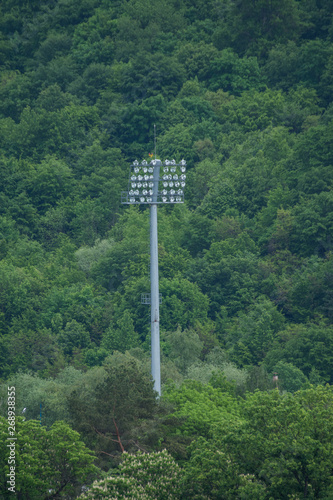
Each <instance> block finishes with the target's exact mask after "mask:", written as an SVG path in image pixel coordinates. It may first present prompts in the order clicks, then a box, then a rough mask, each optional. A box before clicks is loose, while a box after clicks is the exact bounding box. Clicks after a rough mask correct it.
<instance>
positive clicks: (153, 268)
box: [150, 160, 161, 396]
mask: <svg viewBox="0 0 333 500" xmlns="http://www.w3.org/2000/svg"><path fill="white" fill-rule="evenodd" d="M160 166H161V161H160V160H156V165H155V166H154V190H153V203H152V205H151V206H150V287H151V296H150V297H151V374H152V376H153V380H154V389H155V391H156V392H157V393H158V395H159V396H161V358H160V295H159V286H158V239H157V204H156V201H157V194H158V179H159V175H160ZM154 202H155V203H154Z"/></svg>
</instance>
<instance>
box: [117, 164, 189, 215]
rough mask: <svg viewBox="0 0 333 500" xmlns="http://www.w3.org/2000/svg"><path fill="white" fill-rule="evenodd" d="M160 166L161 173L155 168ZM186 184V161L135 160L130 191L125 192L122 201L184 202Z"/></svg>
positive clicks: (134, 202)
mask: <svg viewBox="0 0 333 500" xmlns="http://www.w3.org/2000/svg"><path fill="white" fill-rule="evenodd" d="M157 165H158V166H157ZM155 168H159V175H158V176H156V172H155V175H154V169H155ZM185 184H186V161H185V160H182V161H181V162H180V163H176V162H175V160H165V161H164V162H160V160H152V161H151V162H149V163H148V162H147V161H146V160H143V161H142V162H141V163H139V162H138V161H137V160H135V161H134V162H133V164H132V165H131V170H130V178H129V183H128V191H127V192H126V193H123V196H122V202H123V203H128V204H131V205H132V204H142V203H144V204H151V203H184V188H185Z"/></svg>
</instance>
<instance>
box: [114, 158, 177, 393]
mask: <svg viewBox="0 0 333 500" xmlns="http://www.w3.org/2000/svg"><path fill="white" fill-rule="evenodd" d="M185 172H186V161H185V160H182V161H181V162H180V163H176V162H175V160H171V161H169V160H165V161H164V162H162V161H161V160H158V159H156V153H155V159H154V160H151V161H150V162H149V163H148V162H147V161H146V160H143V161H142V162H141V163H139V162H138V161H137V160H135V161H134V162H133V164H132V165H131V168H130V176H129V181H128V190H127V191H124V192H122V197H121V202H122V203H123V204H127V205H149V206H150V290H151V294H150V300H146V301H145V303H150V305H151V374H152V377H153V380H154V389H155V391H156V392H157V393H158V395H159V396H161V357H160V310H159V309H160V307H159V306H160V294H159V279H158V238H157V205H160V204H174V203H184V187H185V184H186V173H185Z"/></svg>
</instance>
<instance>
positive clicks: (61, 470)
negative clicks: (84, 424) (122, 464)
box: [0, 417, 97, 500]
mask: <svg viewBox="0 0 333 500" xmlns="http://www.w3.org/2000/svg"><path fill="white" fill-rule="evenodd" d="M7 427H8V422H7V420H5V419H4V418H2V417H1V421H0V432H1V443H2V445H1V452H0V453H1V464H2V474H1V478H2V481H1V484H0V491H1V496H2V498H4V499H5V498H10V496H11V495H12V493H11V492H9V491H8V484H7V483H6V480H7V477H6V474H8V471H9V466H8V456H9V455H8V450H9V448H7V446H6V445H7V443H8V442H9V441H8V440H7V437H8V431H7ZM15 435H16V436H17V440H16V441H15V472H16V474H15V483H16V484H15V491H16V492H17V494H18V495H21V496H23V497H26V498H31V500H37V499H40V498H47V496H48V495H49V494H50V493H53V495H59V498H67V496H68V495H70V496H72V495H73V494H75V493H77V492H78V491H79V488H80V486H81V485H82V484H84V482H85V481H86V480H88V481H89V479H92V478H93V477H94V476H95V477H96V473H97V468H96V467H95V466H94V465H93V461H94V459H95V458H94V456H93V454H92V453H91V451H90V450H88V448H86V447H85V445H84V444H83V443H82V441H81V440H80V436H79V434H78V433H77V432H75V431H73V430H72V429H71V428H70V427H69V426H68V425H67V424H65V423H64V422H61V421H59V422H57V423H55V424H54V425H53V426H52V427H51V428H50V429H49V430H47V429H46V428H45V427H42V426H41V425H40V423H39V422H37V421H34V420H30V421H24V420H22V418H17V419H16V426H15ZM50 490H51V491H50Z"/></svg>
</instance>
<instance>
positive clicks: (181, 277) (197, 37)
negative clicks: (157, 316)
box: [0, 0, 333, 499]
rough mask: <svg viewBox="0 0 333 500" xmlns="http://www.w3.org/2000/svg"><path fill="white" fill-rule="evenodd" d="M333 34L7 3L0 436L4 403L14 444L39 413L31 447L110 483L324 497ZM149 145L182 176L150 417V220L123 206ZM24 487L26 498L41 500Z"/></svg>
mask: <svg viewBox="0 0 333 500" xmlns="http://www.w3.org/2000/svg"><path fill="white" fill-rule="evenodd" d="M332 14H333V7H332V5H331V3H330V2H324V1H322V0H271V1H270V2H267V1H265V0H256V1H255V2H253V1H252V2H251V1H249V0H239V1H237V2H236V1H234V0H214V1H213V0H205V1H204V0H194V1H193V0H191V1H190V0H171V1H166V0H154V1H153V0H128V1H127V0H126V1H125V0H117V1H113V2H111V1H110V0H100V1H97V0H50V1H48V2H47V3H45V2H44V3H43V2H37V1H36V0H30V1H27V0H3V1H2V3H1V6H0V380H1V383H2V385H1V387H0V412H1V415H3V416H6V409H7V408H6V397H7V396H6V394H7V385H8V383H9V384H10V385H11V386H13V385H15V387H16V399H17V412H18V414H20V413H21V411H22V409H23V408H24V407H27V411H26V419H27V421H26V422H24V423H23V424H22V425H23V427H22V428H25V429H26V432H27V433H28V434H29V433H30V434H29V435H31V436H32V434H33V432H35V430H34V429H37V427H36V424H33V423H31V426H32V427H31V428H30V427H29V425H30V421H34V420H36V419H38V418H39V412H40V407H41V405H42V424H43V425H42V428H41V429H40V428H39V427H38V432H39V433H40V436H41V437H40V440H41V442H42V441H43V440H44V439H46V437H45V436H46V435H47V432H51V430H52V429H58V428H57V427H53V426H57V425H58V424H57V422H59V421H65V422H66V425H70V426H71V428H73V429H75V430H76V431H78V432H79V433H80V436H81V439H82V440H83V441H84V442H85V444H86V445H87V446H88V447H89V448H90V449H92V450H94V452H95V454H96V456H97V464H98V466H99V467H100V468H102V469H103V470H104V471H108V469H110V468H111V467H115V466H117V465H118V463H119V460H120V458H119V456H120V454H121V452H122V451H123V450H126V451H127V452H129V453H134V452H135V451H137V450H144V451H146V452H152V453H153V452H157V451H159V452H161V451H162V450H163V449H164V448H166V449H167V450H168V452H169V453H171V454H172V456H173V457H174V458H175V459H176V460H177V461H179V463H180V465H181V471H182V472H180V469H179V471H178V473H179V483H181V484H182V485H183V486H182V487H183V488H185V489H184V490H181V488H180V490H179V492H178V493H179V495H185V493H184V491H189V492H191V493H189V494H190V495H192V496H190V498H230V499H232V498H240V499H251V498H253V499H260V498H263V499H266V498H267V499H268V498H283V499H284V498H286V499H287V498H294V499H296V498H305V497H306V498H327V499H329V498H331V497H332V493H331V491H332V478H331V473H332V471H331V470H330V471H329V470H328V467H327V463H328V462H329V460H331V461H332V457H331V448H330V447H329V445H328V444H327V446H326V443H328V442H329V436H330V438H331V440H332V437H333V436H332V427H331V419H332V417H331V416H329V414H327V425H326V426H324V427H323V428H322V429H321V430H320V431H319V430H318V433H319V434H316V432H317V431H316V430H315V424H314V412H315V411H317V410H318V418H319V415H321V411H322V414H324V413H325V411H326V410H325V411H324V409H325V408H331V406H330V405H331V402H329V403H328V402H327V401H328V399H329V397H331V396H328V394H330V392H329V391H330V389H329V386H327V389H324V388H323V386H324V384H332V383H333V371H332V366H333V327H332V320H333V306H332V298H333V294H332V289H333V259H332V250H333V248H332V245H333V243H332V234H333V197H332V182H333V147H332V144H333V111H332V109H333V108H332V106H333V105H332V95H333V24H332ZM154 124H156V127H157V154H158V156H159V157H160V158H161V159H163V160H164V159H166V158H169V159H171V158H175V159H176V160H180V159H181V158H185V159H186V160H187V164H188V171H187V186H186V191H185V204H184V205H176V206H167V207H160V208H159V211H158V218H159V266H160V291H161V293H162V295H163V302H162V306H161V347H162V384H163V394H164V395H163V398H162V400H161V401H159V403H158V404H157V403H156V400H155V394H154V392H153V390H152V382H151V380H150V376H149V350H150V332H149V326H150V319H149V318H150V315H149V308H148V306H146V305H144V304H141V303H140V295H141V293H146V292H148V291H149V286H150V285H149V246H148V239H149V212H148V210H147V209H144V208H143V207H139V208H138V207H133V206H132V207H126V206H123V205H121V203H120V194H121V191H122V190H125V189H126V187H127V180H128V171H129V164H130V163H131V162H132V161H133V160H134V159H136V158H137V159H138V160H141V159H144V158H145V159H148V155H149V154H150V153H152V152H153V150H154V127H153V125H154ZM274 373H277V374H278V381H276V380H275V382H273V381H272V377H273V374H274ZM276 387H277V388H278V389H279V390H280V392H281V394H280V395H279V394H278V391H275V390H273V389H276ZM256 389H259V390H260V391H261V392H259V393H255V392H254V391H255V390H256ZM297 391H300V392H297ZM247 392H249V393H251V394H248V395H246V393H247ZM282 394H283V395H282ZM311 398H312V399H311ZM327 398H328V399H327ZM325 401H326V403H325ZM330 401H331V400H330ZM325 404H326V406H325ZM316 405H317V406H316ZM320 405H324V406H322V407H321V406H320ZM255 407H258V408H261V409H263V408H267V412H266V416H267V420H266V421H265V422H266V424H267V429H266V430H267V434H265V429H264V428H261V427H260V425H261V424H260V422H259V420H260V418H261V417H260V415H261V414H260V411H259V410H258V413H256V412H255V411H254V409H253V408H255ZM313 408H317V410H313ZM318 408H319V409H318ZM320 408H321V409H320ZM308 410H309V411H308ZM310 410H311V411H310ZM262 411H263V412H264V410H262ZM265 411H266V410H265ZM298 411H299V412H300V413H301V414H302V415H303V417H304V418H303V417H302V418H303V419H302V418H301V417H300V419H299V421H298V420H297V418H296V417H295V424H294V425H295V427H294V428H291V427H290V423H291V421H292V420H288V418H287V416H286V415H287V413H288V412H289V413H290V414H291V415H296V413H297V412H298ZM251 412H252V413H251ZM311 412H312V413H311ZM274 418H279V421H280V425H281V428H279V429H275V427H274V425H275V424H273V420H274ZM290 418H291V417H290ZM325 418H326V417H325ZM311 419H312V420H311ZM217 422H220V423H221V422H223V426H224V428H225V431H226V433H225V434H223V433H222V432H221V430H219V429H218V427H217V426H216V424H217ZM303 424H304V429H303V428H302V426H303ZM59 425H60V424H59ZM63 425H65V424H63ZM221 425H222V424H221ZM33 426H35V427H33ZM43 426H45V429H44V427H43ZM301 428H302V429H303V430H302V429H301ZM43 429H44V430H45V432H44V430H43ZM46 429H47V430H46ZM59 429H60V428H59ZM292 429H294V431H293V430H292ZM22 432H23V431H22ZM36 432H37V430H36ZM43 432H44V434H45V435H44V434H43ZM52 432H55V431H52ZM68 432H70V431H68ZM73 432H74V431H73ZM292 432H294V433H295V436H296V437H295V440H296V441H295V447H294V448H293V449H291V448H288V440H289V441H290V433H292ZM320 432H322V434H320ZM260 433H261V434H262V436H261V437H260V439H259V444H258V447H259V448H258V449H257V448H256V447H255V446H254V444H253V442H252V441H251V439H253V436H254V435H257V434H258V435H259V434H260ZM274 433H275V434H274ZM261 434H260V435H261ZM264 434H265V435H264ZM274 435H275V436H276V438H274V439H273V437H272V436H274ZM34 436H35V435H34ZM251 436H252V437H251ZM29 439H30V438H29ZM31 439H32V442H33V443H34V444H32V445H31V446H35V445H36V446H37V444H36V439H37V438H35V437H31ZM272 439H273V441H274V443H273V444H272V446H271V449H270V445H269V444H268V443H270V442H271V440H272ZM75 440H77V442H79V440H78V438H77V437H76V438H75ZM321 440H322V443H323V444H322V447H320V446H319V445H318V442H319V441H321ZM80 446H81V445H80ZM189 446H190V447H189ZM36 449H37V448H36ZM242 449H251V450H252V451H251V453H249V454H248V455H247V458H246V457H244V456H243V452H242ZM306 449H307V451H306ZM24 453H25V452H24ZM36 453H37V455H38V453H40V451H36ZM163 453H164V452H163ZM22 456H23V455H22ZM38 456H39V455H38ZM131 456H132V455H130V457H131ZM209 457H212V458H209ZM227 457H229V458H227ZM230 457H231V458H230ZM281 457H282V458H283V462H282V461H281V460H282V458H281ZM313 457H315V458H313ZM245 458H246V459H245ZM22 460H23V459H22ZM154 460H155V455H151V467H152V468H153V464H154ZM210 460H213V461H214V463H215V465H214V467H211V466H210ZM228 460H230V461H231V465H230V464H229V462H228ZM127 461H129V462H130V461H131V458H127ZM312 461H314V462H312ZM125 462H126V460H125ZM125 462H124V463H125ZM148 462H149V459H148V458H147V464H148ZM24 463H25V462H24ZM168 463H169V462H168ZM172 463H173V462H172ZM170 464H171V462H170V463H169V465H170ZM228 464H229V465H228ZM269 464H270V465H271V469H270V470H269ZM313 464H315V466H316V467H317V470H316V471H314V467H315V466H314V465H313ZM49 466H50V467H56V465H54V464H53V465H52V464H51V465H47V466H46V465H45V467H49ZM149 467H150V466H149ZM149 467H148V465H147V468H148V469H149ZM170 467H171V465H170ZM175 467H176V465H175ZM177 467H178V466H177ZM123 470H125V469H123ZM126 470H127V469H126ZM152 470H153V469H152ZM177 470H178V469H177ZM198 471H200V478H201V479H200V481H198V482H197V486H196V488H197V489H196V490H194V489H193V488H194V486H193V484H194V483H193V478H194V477H196V475H197V474H198ZM221 471H224V472H223V474H222V472H221ZM75 474H76V472H75ZM75 474H74V476H75ZM221 475H222V476H223V477H220V476H221ZM74 476H73V477H74ZM125 476H126V474H125ZM57 477H58V476H57V475H54V481H58V479H57ZM107 477H111V478H113V475H112V474H111V476H110V475H109V476H106V477H105V478H104V479H103V481H104V483H103V484H104V486H105V487H106V488H111V489H112V488H115V489H114V490H112V491H114V492H115V494H119V495H120V493H119V491H118V493H117V490H116V488H117V487H118V486H119V485H120V483H121V480H119V481H118V479H119V478H118V479H117V480H114V481H113V479H107ZM191 478H192V479H191ZM232 478H234V479H232ZM37 479H38V480H37ZM37 479H36V482H35V483H34V481H33V480H32V483H31V484H32V485H31V488H32V489H31V491H30V490H29V491H30V493H24V492H25V491H28V490H24V488H30V486H29V485H28V482H26V481H30V479H29V480H28V479H27V478H26V477H25V476H24V477H23V476H22V479H21V480H22V486H20V488H21V491H22V492H23V493H22V495H30V497H29V498H37V496H38V495H39V498H42V495H44V489H43V488H44V486H45V484H44V483H45V481H47V480H48V479H47V477H46V476H45V477H44V476H43V477H39V478H37ZM125 479H126V480H125ZM125 479H124V481H125V483H126V484H127V483H128V484H132V488H134V489H135V488H136V489H137V491H138V493H137V495H139V496H140V495H141V498H144V496H142V495H148V497H149V496H150V497H151V498H153V497H154V495H155V497H156V498H162V496H163V495H162V494H161V495H162V496H158V495H159V493H158V492H157V493H156V492H151V491H143V489H144V488H145V485H143V484H137V483H135V481H137V479H136V478H135V477H134V476H133V477H132V476H131V475H130V474H129V475H127V476H126V478H125ZM133 481H134V482H133ZM134 483H135V487H134ZM29 484H30V483H29ZM59 484H60V483H59ZM71 484H72V485H73V488H74V489H73V490H72V491H71V492H69V493H67V492H66V491H65V489H62V490H61V492H60V493H59V494H60V495H62V496H63V498H72V497H73V495H74V494H78V490H75V488H76V486H77V484H76V483H75V478H74V479H73V481H72V483H71ZM20 485H21V483H20ZM212 485H213V486H212ZM58 486H59V485H58V484H55V485H54V486H52V487H51V489H52V490H56V489H57V488H58ZM104 486H103V487H104ZM211 486H212V489H211V490H210V491H208V489H207V488H208V487H209V488H210V487H211ZM2 487H3V486H2ZM98 487H99V486H96V488H97V489H98ZM170 487H171V486H170ZM22 488H23V489H22ZM142 488H143V489H142ZM330 488H331V489H330ZM134 489H133V491H134ZM110 491H111V490H110ZM135 491H136V490H135ZM222 491H223V493H222ZM140 492H141V493H140ZM182 492H183V493H182ZM53 493H54V492H53ZM53 493H50V494H49V496H48V497H46V496H45V498H52V494H53ZM178 493H177V494H178ZM54 494H55V493H54ZM126 494H127V493H126V491H125V490H124V495H126ZM33 495H35V496H33ZM45 495H47V492H46V493H45ZM66 495H69V496H66ZM71 495H72V496H71ZM195 495H196V496H195ZM223 495H225V496H223ZM330 495H331V496H330ZM148 497H147V498H148ZM155 497H154V498H155ZM22 498H24V496H22ZM96 498H97V497H96ZM118 498H121V497H120V496H119V497H118ZM133 498H134V497H133ZM163 498H164V497H163ZM185 498H186V496H185Z"/></svg>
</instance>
